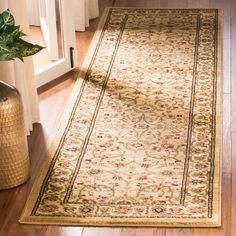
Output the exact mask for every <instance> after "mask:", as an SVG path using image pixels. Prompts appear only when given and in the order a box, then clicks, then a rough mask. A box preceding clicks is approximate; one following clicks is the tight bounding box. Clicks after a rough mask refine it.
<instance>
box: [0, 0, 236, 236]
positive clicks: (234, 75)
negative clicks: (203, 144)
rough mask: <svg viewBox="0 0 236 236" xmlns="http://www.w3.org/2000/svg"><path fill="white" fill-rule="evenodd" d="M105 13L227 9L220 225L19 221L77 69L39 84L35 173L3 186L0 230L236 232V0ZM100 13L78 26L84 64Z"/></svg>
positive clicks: (203, 235) (123, 234)
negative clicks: (19, 182)
mask: <svg viewBox="0 0 236 236" xmlns="http://www.w3.org/2000/svg"><path fill="white" fill-rule="evenodd" d="M99 6H100V15H101V14H102V11H103V10H104V8H105V7H107V6H123V7H126V6H128V7H156V8H188V7H189V8H207V7H210V8H220V9H223V10H224V18H223V19H224V21H223V38H224V43H223V45H224V48H223V51H224V57H223V59H224V60H223V61H224V93H225V94H224V106H223V112H224V126H223V128H224V132H223V133H224V139H223V191H222V192H223V196H222V221H223V225H222V227H220V228H193V229H189V228H186V229H180V228H151V229H149V228H147V229H145V228H95V227H84V228H83V227H61V226H40V225H37V226H33V225H20V224H18V219H19V216H20V214H21V212H22V209H23V207H24V204H25V202H26V199H27V197H28V195H29V191H30V189H31V187H32V185H33V182H34V180H35V178H36V176H37V174H38V173H39V169H40V167H41V165H42V163H43V161H44V160H43V157H44V154H45V153H46V151H47V148H48V146H49V143H50V141H51V139H52V136H51V133H52V131H53V129H54V128H55V127H56V125H57V124H58V122H59V119H60V116H61V115H62V112H63V110H64V107H65V105H66V102H67V100H68V98H69V95H70V93H71V91H72V88H73V84H74V82H75V79H76V77H77V75H78V70H74V71H73V72H71V73H68V74H67V75H65V76H62V77H61V78H59V79H57V80H56V81H54V82H52V83H50V84H48V85H45V86H43V87H42V88H40V90H39V101H40V113H41V121H42V122H41V124H35V125H34V131H33V132H32V133H31V135H30V137H29V138H28V143H29V152H30V160H31V172H30V173H31V178H30V180H29V181H28V182H27V183H26V184H24V185H23V186H19V187H17V188H14V189H10V190H5V191H0V236H8V235H10V236H21V235H22V236H25V235H30V236H192V235H194V236H211V235H214V236H231V235H232V236H234V235H235V236H236V145H235V144H236V0H198V1H196V0H100V1H99ZM98 21H99V20H98V19H96V20H93V21H91V26H90V27H89V28H88V29H87V30H86V32H77V33H76V39H77V55H78V58H77V62H78V68H80V66H81V64H82V61H83V59H84V56H85V54H86V52H87V50H88V47H89V44H90V42H91V40H92V37H93V34H94V32H95V30H96V27H97V25H98Z"/></svg>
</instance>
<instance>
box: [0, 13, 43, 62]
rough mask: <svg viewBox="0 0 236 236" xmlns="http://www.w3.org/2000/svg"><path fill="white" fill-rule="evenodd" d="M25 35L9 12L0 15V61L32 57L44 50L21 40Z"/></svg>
mask: <svg viewBox="0 0 236 236" xmlns="http://www.w3.org/2000/svg"><path fill="white" fill-rule="evenodd" d="M22 36H25V34H24V33H23V32H22V31H21V30H20V26H15V20H14V17H13V15H12V14H11V13H10V11H9V10H6V11H4V12H3V13H1V14H0V61H9V60H13V59H14V58H19V59H20V60H22V61H23V57H27V56H32V55H34V54H35V53H37V52H39V51H40V50H42V49H43V47H41V46H40V45H37V44H32V43H29V42H26V41H25V40H23V39H21V37H22Z"/></svg>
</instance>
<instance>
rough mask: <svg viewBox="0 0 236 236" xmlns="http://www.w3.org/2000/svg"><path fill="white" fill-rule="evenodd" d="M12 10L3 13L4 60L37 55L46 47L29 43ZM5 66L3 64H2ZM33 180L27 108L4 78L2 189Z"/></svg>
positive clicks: (0, 52)
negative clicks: (24, 112)
mask: <svg viewBox="0 0 236 236" xmlns="http://www.w3.org/2000/svg"><path fill="white" fill-rule="evenodd" d="M22 36H25V34H24V33H23V32H22V31H21V29H20V26H16V25H15V20H14V17H13V15H12V14H11V13H10V11H9V10H6V11H4V12H2V13H1V14H0V61H9V60H13V59H15V58H18V59H20V60H21V61H23V58H24V57H27V56H31V55H34V54H35V53H37V52H39V51H40V50H41V49H42V48H43V47H41V46H39V45H36V44H31V43H29V42H26V41H25V40H23V39H22V38H21V37H22ZM0 63H1V62H0ZM28 177H29V159H28V148H27V139H26V133H25V127H24V118H23V105H22V101H21V96H20V94H19V92H18V90H17V89H16V88H15V87H13V86H11V85H8V84H6V83H4V82H2V81H1V77H0V189H6V188H11V187H15V186H17V185H20V184H22V183H24V182H25V181H26V180H27V179H28Z"/></svg>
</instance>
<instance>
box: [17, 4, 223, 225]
mask: <svg viewBox="0 0 236 236" xmlns="http://www.w3.org/2000/svg"><path fill="white" fill-rule="evenodd" d="M112 8H119V9H157V10H158V9H160V10H162V9H163V10H168V9H167V8H149V7H145V8H142V7H106V8H105V10H104V12H103V14H102V17H101V19H100V21H99V25H98V28H97V30H96V32H95V34H94V36H93V39H92V41H91V44H90V47H89V49H88V51H87V54H86V57H85V59H84V62H83V64H82V67H81V70H80V73H79V75H78V79H77V80H76V82H75V85H74V88H73V91H72V94H71V96H70V98H69V101H68V103H67V105H66V107H65V110H64V112H63V115H62V118H61V120H60V122H59V124H58V127H57V129H55V131H54V132H53V134H52V137H53V138H52V139H51V140H52V142H51V144H50V148H49V149H48V151H47V153H46V154H45V155H46V156H45V160H44V163H43V165H42V167H41V170H40V172H39V174H38V176H37V178H36V180H35V182H34V187H33V186H32V189H31V193H30V195H29V198H28V200H27V201H26V203H25V207H24V209H23V212H22V214H21V217H20V219H19V223H21V224H37V225H67V226H69V225H71V226H101V227H105V226H109V227H120V226H123V227H181V228H186V227H220V226H221V181H222V174H221V172H222V121H223V117H222V109H223V66H222V65H223V63H222V50H223V46H222V45H223V42H222V40H223V37H222V19H223V10H221V9H218V46H217V49H218V53H217V56H218V61H217V65H218V67H217V78H218V80H217V98H218V99H217V103H216V114H217V116H216V142H215V144H216V145H215V146H216V149H215V153H216V154H215V159H216V162H215V175H214V177H215V181H214V187H213V189H214V194H213V196H216V197H217V198H216V199H214V200H213V202H214V203H213V206H214V207H213V215H215V216H218V217H215V218H214V219H213V218H212V219H211V220H209V219H206V220H205V222H204V223H203V222H197V221H195V220H192V219H188V220H187V219H184V221H185V222H184V223H183V222H181V221H179V222H178V220H177V219H168V221H167V220H166V218H163V222H162V220H159V221H158V222H154V221H153V222H150V220H144V219H140V220H138V219H131V220H130V219H125V220H126V222H120V220H119V219H113V218H107V217H104V218H101V220H99V221H98V220H97V221H94V219H95V217H91V218H88V217H87V218H86V219H85V221H84V222H83V220H81V218H79V219H78V218H77V217H53V218H52V217H51V216H50V217H39V216H37V217H33V216H30V212H31V211H32V209H33V207H34V205H35V202H36V199H37V196H38V194H39V191H40V187H41V184H42V183H43V180H44V178H45V176H46V173H47V171H48V168H49V166H50V163H51V160H52V158H53V155H54V153H55V151H56V148H57V145H58V143H59V141H60V138H61V136H62V134H63V131H64V128H65V127H66V124H67V121H68V119H69V116H70V114H71V111H72V109H73V105H74V103H75V101H76V97H77V95H78V91H79V90H80V88H81V85H82V79H83V78H84V76H85V71H87V68H88V65H89V62H90V60H91V58H92V56H93V53H94V50H95V47H96V45H97V42H98V39H99V37H100V35H101V33H102V29H103V26H104V24H105V21H106V19H107V16H108V13H109V10H110V9H112ZM174 9H176V10H185V9H186V10H195V9H196V10H207V9H216V8H170V9H169V10H174ZM216 213H217V214H216ZM164 219H165V220H164ZM91 220H92V222H93V223H92V222H91ZM134 221H135V222H134ZM182 221H183V219H182ZM90 222H91V223H90ZM148 222H149V223H148ZM140 224H141V225H140Z"/></svg>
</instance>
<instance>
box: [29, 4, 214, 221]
mask: <svg viewBox="0 0 236 236" xmlns="http://www.w3.org/2000/svg"><path fill="white" fill-rule="evenodd" d="M217 19H218V12H217V10H157V9H128V8H127V9H126V8H123V9H121V8H114V9H110V10H109V13H108V16H107V19H106V22H105V25H104V28H103V31H102V33H101V35H100V38H99V41H98V43H97V47H96V50H95V52H94V54H93V58H92V60H91V63H90V65H89V67H88V70H87V72H86V76H85V79H84V82H83V84H82V87H81V90H80V91H79V93H78V98H77V101H76V104H75V106H74V110H73V112H72V115H71V117H70V120H69V122H68V125H67V128H66V130H65V132H64V134H63V136H62V138H61V141H60V144H59V147H58V149H57V151H56V153H55V155H54V158H53V161H52V162H51V165H50V168H49V171H48V173H47V175H46V177H45V179H44V182H43V183H42V186H41V190H40V193H39V195H38V198H37V201H36V203H35V205H34V208H33V209H32V212H31V216H33V217H37V216H41V217H43V216H49V217H50V216H51V217H65V218H66V217H74V218H75V217H77V218H78V222H80V221H81V222H86V218H88V219H89V220H90V223H91V224H92V225H93V224H97V223H98V224H99V222H104V219H105V221H106V220H107V219H109V222H111V224H112V219H116V220H118V222H120V223H121V224H122V223H123V224H126V222H128V221H130V222H135V221H138V220H140V221H142V220H143V221H145V219H146V220H147V219H148V220H149V221H150V222H151V223H150V224H154V223H155V222H158V219H159V220H161V219H167V220H166V221H168V218H169V219H193V220H194V219H196V221H197V222H201V221H204V220H205V219H210V218H212V214H213V213H212V212H213V211H212V208H213V206H212V205H213V202H214V195H213V191H214V189H213V186H214V168H215V165H214V161H215V158H216V157H215V135H216V100H217V96H216V95H217V87H216V84H217V76H216V71H217V40H218V38H217V27H218V25H217V24H218V22H217ZM217 158H219V157H217ZM102 219H103V220H102ZM153 222H154V223H153ZM167 223H168V222H167Z"/></svg>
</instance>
